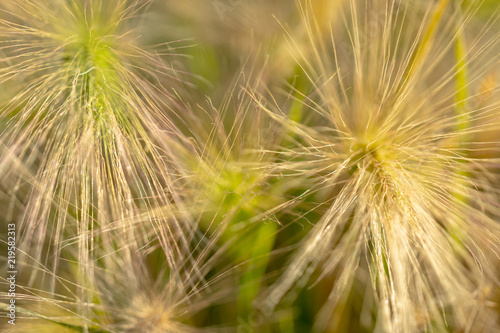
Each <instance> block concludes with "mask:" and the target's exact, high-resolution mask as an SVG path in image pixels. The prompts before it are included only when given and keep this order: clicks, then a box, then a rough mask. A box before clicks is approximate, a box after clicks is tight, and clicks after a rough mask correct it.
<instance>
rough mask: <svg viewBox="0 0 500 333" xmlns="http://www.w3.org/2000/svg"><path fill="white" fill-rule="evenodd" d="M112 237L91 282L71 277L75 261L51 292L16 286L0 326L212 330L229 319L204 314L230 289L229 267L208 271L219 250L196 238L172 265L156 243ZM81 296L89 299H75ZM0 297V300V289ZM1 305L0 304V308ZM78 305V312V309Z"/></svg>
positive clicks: (129, 332) (119, 332) (132, 332)
mask: <svg viewBox="0 0 500 333" xmlns="http://www.w3.org/2000/svg"><path fill="white" fill-rule="evenodd" d="M113 241H114V243H115V244H116V246H117V248H118V249H117V250H115V251H114V252H105V251H103V252H100V254H101V255H102V256H100V257H98V258H97V260H96V263H95V264H94V267H93V270H94V271H95V278H94V279H93V280H92V283H91V284H90V283H87V282H85V284H80V283H77V282H76V281H78V279H77V278H76V277H75V275H77V274H79V272H78V269H77V266H78V265H79V263H76V262H72V266H73V267H74V269H73V276H71V275H69V276H68V275H59V276H57V291H56V292H55V293H51V294H49V293H47V292H46V291H44V290H41V289H38V288H26V287H23V286H19V287H18V294H17V298H16V299H17V303H16V308H17V315H18V316H17V317H18V318H17V319H18V322H17V324H16V325H15V326H12V325H7V324H6V323H2V326H0V329H4V330H5V331H6V332H12V333H14V332H35V331H36V332H38V331H39V332H46V331H47V332H49V331H52V332H75V331H76V332H92V333H105V332H109V333H115V332H116V333H125V332H126V333H144V332H146V333H165V332H166V333H181V332H193V333H194V332H214V331H217V330H218V329H221V327H218V328H217V327H216V326H214V327H210V326H212V325H226V324H227V323H231V322H230V320H228V318H224V319H225V320H227V321H226V322H219V321H218V320H217V319H216V318H211V317H209V318H210V320H209V321H207V319H206V318H207V313H210V312H208V311H207V309H210V310H213V309H214V308H215V307H216V306H221V305H224V304H225V302H226V301H228V300H230V299H231V298H232V295H233V294H234V289H232V288H228V280H229V283H231V280H232V276H231V275H232V267H229V269H227V270H226V269H220V267H219V269H218V270H217V274H213V270H214V267H216V266H218V265H219V263H220V259H221V256H223V250H220V249H218V248H217V247H216V246H213V243H212V242H209V241H207V240H206V239H205V238H203V237H197V238H196V239H193V242H192V243H191V244H190V245H191V254H190V255H189V256H184V255H178V256H177V257H176V258H175V260H174V261H173V262H172V260H167V258H166V253H165V251H164V250H163V249H162V247H161V245H160V243H159V242H158V241H152V242H151V243H149V244H148V246H147V247H143V248H141V249H137V248H133V247H131V246H129V244H128V241H127V240H126V239H125V238H123V237H121V235H119V234H115V235H113ZM73 249H75V250H77V247H76V246H73ZM75 256H76V254H75ZM191 258H195V260H191ZM35 269H36V268H35ZM40 269H44V268H40ZM82 293H86V294H89V295H92V297H89V298H88V299H82V298H81V297H80V296H79V295H81V294H82ZM0 297H2V298H4V297H5V298H6V299H7V297H6V296H5V295H3V293H2V294H1V295H0ZM5 306H6V305H5V304H4V303H2V304H0V308H1V309H2V310H4V309H5ZM82 307H83V308H84V309H85V310H86V311H85V312H81V311H80V310H79V309H80V308H82ZM204 311H205V313H203V312H204ZM200 312H201V313H202V314H201V315H199V314H200ZM2 332H3V331H2Z"/></svg>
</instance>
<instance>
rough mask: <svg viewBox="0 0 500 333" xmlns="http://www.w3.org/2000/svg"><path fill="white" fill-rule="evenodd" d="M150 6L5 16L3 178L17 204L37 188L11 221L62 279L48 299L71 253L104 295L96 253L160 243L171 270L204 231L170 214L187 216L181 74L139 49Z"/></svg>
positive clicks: (24, 9) (51, 5) (25, 9)
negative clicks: (194, 232)
mask: <svg viewBox="0 0 500 333" xmlns="http://www.w3.org/2000/svg"><path fill="white" fill-rule="evenodd" d="M147 4H148V1H127V0H113V1H92V0H78V1H66V0H55V1H39V0H30V1H24V0H23V1H9V2H7V3H3V4H2V7H3V8H2V12H1V20H0V38H1V40H2V52H3V53H4V54H5V56H4V57H2V58H1V68H0V76H1V78H2V86H8V85H12V86H14V88H16V89H18V92H17V94H16V95H15V96H14V97H13V98H12V100H11V101H10V103H8V104H7V105H6V106H5V107H3V109H2V113H1V117H2V119H3V121H6V122H7V127H6V128H4V129H3V131H2V133H1V134H0V142H1V146H0V154H1V157H0V170H1V172H0V174H1V179H2V184H9V186H10V184H11V185H12V187H10V188H8V189H5V192H6V193H8V194H9V195H10V196H11V197H12V198H13V199H12V200H13V201H14V200H16V197H17V198H19V197H21V195H18V190H19V191H25V189H26V188H29V190H28V194H27V196H26V197H25V198H21V199H22V200H24V209H23V210H22V211H19V212H11V216H5V217H4V218H5V219H6V220H11V221H16V223H17V224H18V227H17V228H18V239H19V241H18V242H19V243H18V247H19V248H21V249H23V250H24V251H26V252H27V254H28V255H30V256H33V257H34V259H35V262H38V263H39V264H40V265H42V267H44V268H45V271H46V272H50V274H48V275H49V276H51V277H52V278H51V280H52V282H51V283H52V286H51V287H50V286H49V287H47V290H52V291H53V290H54V286H55V283H56V279H55V277H56V276H57V272H58V267H59V265H60V260H59V257H60V255H61V252H62V251H63V250H64V248H63V245H64V246H69V245H71V244H77V246H78V254H77V257H76V258H73V259H74V260H76V261H77V262H78V270H79V271H78V274H77V277H78V279H79V280H80V281H78V283H79V284H81V285H86V284H87V283H88V284H89V285H93V284H94V283H93V281H92V280H93V274H92V271H93V264H94V260H95V257H94V252H95V251H97V250H98V249H99V248H101V250H103V251H104V250H106V251H113V250H116V248H113V247H114V239H113V238H112V237H111V236H108V235H113V232H111V231H117V232H118V233H120V234H121V235H122V237H124V238H125V239H127V240H128V242H127V244H128V245H127V246H130V247H131V248H140V247H141V246H142V245H144V244H147V243H148V242H149V241H150V239H151V237H154V239H157V240H158V241H159V242H160V244H161V246H162V248H163V250H164V252H165V255H166V258H167V260H168V261H173V260H174V258H175V257H177V256H178V254H179V253H183V254H184V255H186V256H189V249H188V248H187V247H188V240H187V239H186V236H185V233H187V232H189V233H190V232H191V228H192V227H191V226H189V225H187V224H186V223H185V222H179V221H177V220H176V218H175V216H174V215H167V214H166V213H165V212H166V211H168V209H165V207H169V205H170V204H171V203H172V202H175V203H176V207H177V209H183V208H182V207H183V206H182V202H181V200H180V194H179V193H178V191H177V190H176V189H175V188H176V185H175V182H176V181H177V176H176V173H177V172H176V171H175V168H176V165H177V162H176V160H175V156H174V155H172V154H170V149H171V146H173V145H176V144H177V143H176V142H177V141H178V140H182V138H179V137H178V135H179V134H178V133H179V132H178V131H177V130H176V128H175V126H174V125H173V123H172V122H171V120H170V118H169V115H168V113H167V112H170V113H173V112H174V111H172V110H170V109H171V108H172V106H176V103H177V102H176V99H175V98H174V97H173V96H175V91H176V90H178V88H177V89H176V90H174V89H175V87H178V86H181V84H180V78H179V77H180V76H179V75H180V73H178V72H177V71H176V70H174V69H172V68H171V67H170V66H167V65H165V64H164V62H163V61H162V60H161V59H160V58H159V57H158V56H157V55H154V54H153V53H151V52H147V51H145V50H143V49H141V48H140V47H139V46H138V42H137V38H136V37H135V36H134V30H133V29H134V28H133V24H135V23H136V22H137V20H139V19H140V15H139V14H138V12H139V11H140V10H141V8H143V7H145V6H147ZM169 110H170V111H169ZM25 192H26V191H25ZM159 207H161V208H162V209H157V208H159ZM147 235H152V236H151V237H149V238H148V237H147ZM186 249H187V250H186ZM106 251H104V252H106ZM18 259H19V258H18ZM28 269H30V268H28ZM35 271H36V270H32V272H33V273H34V272H35ZM28 273H31V272H28ZM37 276H39V275H37V274H32V275H31V281H30V282H29V284H33V283H34V280H35V278H36V277H37ZM84 281H86V282H84ZM79 297H80V300H81V302H82V304H86V300H89V301H90V300H91V299H92V295H91V294H89V295H83V294H82V295H79ZM82 311H83V310H82ZM82 315H83V314H82Z"/></svg>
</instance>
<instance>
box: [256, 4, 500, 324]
mask: <svg viewBox="0 0 500 333" xmlns="http://www.w3.org/2000/svg"><path fill="white" fill-rule="evenodd" d="M301 6H302V10H303V15H304V20H305V22H306V25H307V27H308V35H309V38H310V49H311V50H312V52H310V53H309V52H305V51H304V52H300V50H298V51H297V45H296V44H295V39H294V38H293V36H290V39H289V42H290V46H291V47H292V48H294V51H293V52H295V53H297V52H298V53H299V54H300V56H299V57H298V58H297V61H298V63H299V64H300V66H301V68H302V69H303V71H304V73H305V75H306V77H307V79H308V80H309V82H310V85H311V86H312V87H313V89H312V92H310V93H305V95H304V96H303V97H304V98H303V100H304V102H303V103H304V107H305V108H306V109H307V112H308V115H307V116H308V117H307V123H305V124H304V123H302V124H301V123H297V122H294V121H293V120H291V119H290V117H289V116H288V115H287V114H286V112H283V111H282V110H280V108H278V107H275V108H270V107H268V106H267V110H268V113H269V114H270V115H271V116H272V117H274V119H275V120H276V121H277V122H278V123H279V124H281V125H283V126H285V127H286V128H287V129H288V130H289V131H290V132H291V133H293V135H294V136H296V137H297V139H296V145H295V147H294V148H293V149H292V150H291V151H290V152H287V155H286V156H285V157H287V156H288V158H289V161H288V162H284V163H282V165H283V166H287V167H288V168H289V170H291V171H292V172H296V171H297V170H300V171H301V172H302V173H308V174H309V176H310V177H311V178H312V179H315V180H316V185H315V187H314V189H312V190H313V191H316V192H317V193H318V194H317V195H318V196H317V198H323V200H326V201H327V202H329V203H330V204H329V208H328V209H327V210H326V211H325V212H324V214H323V216H322V218H321V219H320V220H319V221H318V222H317V223H316V224H315V226H314V228H313V229H312V231H311V232H310V234H309V235H308V237H307V238H306V239H305V241H304V242H303V244H302V247H301V248H300V249H299V250H298V251H297V253H296V254H295V255H294V257H293V259H292V261H291V262H290V266H289V267H288V269H287V271H286V273H285V274H284V275H283V276H282V277H281V278H280V279H279V280H278V281H277V282H276V283H275V284H274V285H273V286H272V287H271V288H270V289H269V291H268V293H267V296H266V299H265V302H266V303H264V305H265V306H266V307H267V308H272V307H273V306H275V305H277V304H278V303H279V302H280V301H281V300H282V299H283V297H285V296H286V295H287V294H288V292H289V291H290V290H291V289H292V288H293V287H294V286H295V285H297V284H298V283H299V281H304V279H306V278H307V276H309V275H310V274H312V272H313V270H314V269H319V271H320V278H321V277H324V276H326V275H329V274H332V273H335V274H336V277H337V278H336V283H335V285H334V286H333V289H332V292H331V294H330V296H329V298H328V300H327V302H326V303H325V305H324V306H323V310H322V311H321V313H320V314H319V316H318V318H317V322H316V326H315V329H316V330H317V331H320V332H323V331H325V330H327V329H331V330H332V331H336V329H338V326H337V325H338V322H336V320H338V319H339V318H340V317H341V316H342V315H341V311H342V303H343V302H344V301H345V299H346V297H347V295H348V294H349V290H350V288H351V286H352V282H353V280H354V278H355V277H357V276H359V275H362V274H363V271H367V272H369V276H370V277H371V285H372V287H373V288H372V289H373V291H374V293H373V296H370V295H367V297H374V298H375V300H376V304H377V306H376V308H375V309H365V311H366V312H367V313H365V315H364V317H365V319H366V318H368V320H367V321H366V322H365V323H364V324H365V326H366V328H367V329H374V330H375V331H380V332H420V331H445V330H447V329H449V328H450V327H451V328H455V329H462V330H465V331H473V332H483V331H484V332H493V331H495V329H498V326H495V325H498V321H497V319H496V318H495V315H494V314H492V313H491V311H490V308H491V303H489V302H488V301H487V300H485V299H484V297H485V290H490V291H491V290H492V289H493V288H496V287H498V283H499V281H498V279H497V278H496V276H497V275H496V273H497V272H496V271H495V269H496V268H495V265H497V264H498V259H499V253H500V225H499V216H500V207H499V205H498V194H499V193H498V190H496V188H495V184H497V182H498V177H497V175H495V174H493V173H492V170H491V169H490V168H489V167H488V165H489V164H491V163H498V160H493V159H491V158H483V159H479V158H475V157H474V156H473V154H471V152H474V151H479V150H481V148H482V144H483V143H481V142H473V141H471V140H472V139H473V137H474V136H473V134H474V133H475V132H477V131H480V130H481V127H480V122H481V120H482V119H485V118H488V119H489V120H490V121H491V123H490V125H491V126H495V127H496V128H497V129H499V128H500V123H499V121H498V117H493V115H494V114H498V111H499V107H500V105H499V104H498V103H497V102H496V103H488V104H486V105H482V106H479V104H478V103H479V102H478V101H477V98H478V96H476V95H471V94H470V93H469V91H473V90H474V89H471V88H473V87H474V85H475V84H477V81H478V80H477V79H478V78H480V77H481V76H482V74H483V73H484V72H485V71H487V70H488V69H491V68H493V67H494V66H496V65H498V62H499V58H498V56H497V55H496V54H492V53H490V52H488V50H492V49H493V47H494V46H495V45H497V46H498V39H499V36H498V34H494V35H493V36H489V35H487V34H485V31H483V32H482V33H481V34H479V35H477V36H475V37H474V38H471V39H470V40H469V39H466V38H465V37H464V36H466V32H467V30H466V28H467V24H468V22H469V20H470V16H471V15H472V14H473V13H474V11H475V10H476V8H477V7H476V3H472V4H471V5H469V6H465V5H463V6H460V4H459V3H456V2H453V3H452V2H451V1H447V0H441V1H437V2H432V3H430V4H429V6H428V7H427V8H426V11H425V12H424V13H423V15H419V12H414V11H413V9H412V6H402V5H401V1H388V2H387V1H373V2H371V3H369V4H367V3H366V2H365V1H355V0H352V1H349V2H348V5H347V6H346V7H345V11H344V12H345V15H344V18H345V30H344V31H335V30H334V31H332V33H331V38H326V39H325V38H322V37H321V33H320V31H318V26H317V24H316V21H315V18H314V16H313V15H312V14H311V13H312V10H310V7H309V1H304V2H301ZM496 14H497V13H495V15H496ZM492 19H493V20H496V19H498V16H497V15H496V16H494V17H493V18H492ZM486 30H487V29H486ZM465 41H468V43H465ZM466 45H472V47H470V48H467V47H466ZM256 100H258V97H256ZM263 107H264V105H263ZM486 298H487V297H486ZM375 314H376V320H375V321H372V319H371V318H373V316H374V315H375Z"/></svg>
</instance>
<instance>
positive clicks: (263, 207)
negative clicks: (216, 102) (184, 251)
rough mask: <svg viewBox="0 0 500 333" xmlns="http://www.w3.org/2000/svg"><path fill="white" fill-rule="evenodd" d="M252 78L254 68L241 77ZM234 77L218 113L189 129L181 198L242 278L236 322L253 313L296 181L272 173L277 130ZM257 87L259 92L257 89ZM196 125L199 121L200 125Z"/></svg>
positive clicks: (204, 115)
mask: <svg viewBox="0 0 500 333" xmlns="http://www.w3.org/2000/svg"><path fill="white" fill-rule="evenodd" d="M247 71H248V72H250V73H253V72H254V71H255V68H253V67H252V68H250V69H248V70H246V69H242V73H243V72H247ZM247 82H262V76H261V72H259V73H258V74H257V77H256V78H254V77H250V78H247V79H243V78H242V77H239V78H238V79H237V82H236V84H235V85H234V86H233V88H232V90H230V91H229V92H228V94H227V96H226V98H225V100H224V102H223V103H222V105H221V106H220V107H218V108H216V107H214V106H213V105H212V103H211V102H209V107H208V108H207V109H206V110H205V109H202V110H201V112H200V113H201V114H202V115H198V116H197V117H198V121H195V120H194V119H193V121H191V122H190V123H191V124H192V125H191V126H190V129H191V131H192V133H193V139H194V140H193V145H192V147H191V149H190V150H186V151H185V152H184V153H182V154H179V155H182V156H184V157H183V159H184V160H185V161H186V167H185V168H184V171H188V173H187V174H186V183H187V184H189V185H187V187H186V191H188V193H191V195H188V196H189V197H190V198H191V200H192V203H191V204H190V206H191V207H193V208H192V212H191V214H193V215H194V216H198V218H197V219H198V220H199V227H200V228H201V229H202V230H203V231H204V232H205V233H206V234H207V235H209V238H210V239H211V240H212V241H214V242H217V244H219V245H220V246H222V247H224V248H226V249H227V256H226V257H227V259H228V260H229V261H230V262H232V263H233V265H236V267H237V269H238V271H242V272H243V273H242V274H243V275H242V276H241V280H240V281H239V282H237V283H238V284H237V285H236V286H235V288H236V289H239V290H240V291H239V300H238V309H237V311H238V314H239V315H240V316H243V317H246V316H247V315H248V313H249V312H251V311H252V310H253V300H254V299H255V297H256V296H257V294H258V291H259V288H260V286H261V284H262V282H263V281H262V279H263V277H264V274H265V272H266V266H267V263H268V260H269V259H270V252H271V250H272V249H273V247H274V244H275V238H276V235H277V231H278V229H279V222H278V221H279V216H280V214H282V213H283V212H286V211H287V209H288V208H289V207H290V206H291V205H293V204H294V201H296V199H294V198H291V199H290V196H289V191H290V190H291V189H293V188H295V187H296V186H298V185H299V184H300V179H299V178H297V179H291V178H286V177H283V176H282V175H281V174H280V172H279V171H278V170H277V169H276V163H275V159H276V154H275V153H274V151H276V149H277V147H279V146H281V142H282V141H283V138H282V137H283V131H282V128H281V127H271V126H270V120H271V119H270V118H269V117H268V116H267V115H266V113H265V112H263V111H262V108H261V107H260V106H258V105H257V104H256V103H255V102H254V101H253V99H252V98H250V96H249V95H248V94H246V93H245V91H246V90H250V89H261V88H259V87H255V86H254V85H252V84H250V83H247ZM257 85H258V84H257ZM200 120H201V121H200Z"/></svg>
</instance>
